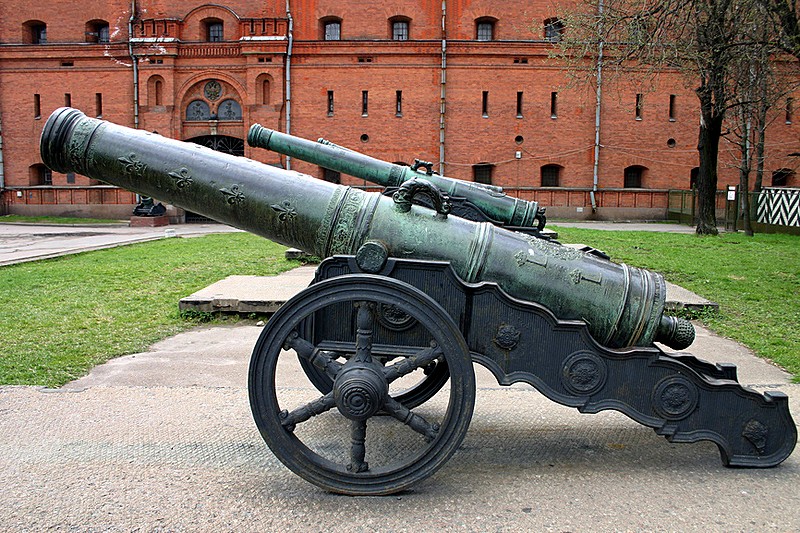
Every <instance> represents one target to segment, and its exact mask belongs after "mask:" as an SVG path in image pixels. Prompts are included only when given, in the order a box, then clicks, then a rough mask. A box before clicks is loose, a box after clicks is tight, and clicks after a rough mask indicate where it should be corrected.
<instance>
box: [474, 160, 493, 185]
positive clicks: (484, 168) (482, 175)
mask: <svg viewBox="0 0 800 533" xmlns="http://www.w3.org/2000/svg"><path fill="white" fill-rule="evenodd" d="M472 175H473V177H474V178H475V182H476V183H484V184H486V185H491V184H492V165H485V164H484V165H475V166H473V167H472Z"/></svg>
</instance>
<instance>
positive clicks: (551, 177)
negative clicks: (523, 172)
mask: <svg viewBox="0 0 800 533" xmlns="http://www.w3.org/2000/svg"><path fill="white" fill-rule="evenodd" d="M562 168H563V167H561V165H544V166H542V168H541V172H542V187H559V186H561V169H562Z"/></svg>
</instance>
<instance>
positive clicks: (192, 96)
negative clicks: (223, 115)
mask: <svg viewBox="0 0 800 533" xmlns="http://www.w3.org/2000/svg"><path fill="white" fill-rule="evenodd" d="M211 81H216V82H218V83H219V85H220V87H221V92H220V94H219V96H217V97H216V98H209V97H208V95H207V94H206V91H205V89H206V84H208V83H209V82H211ZM179 94H180V98H178V99H177V101H179V102H180V114H181V115H182V116H184V117H185V116H186V108H187V106H188V105H189V104H190V103H192V102H193V101H195V100H202V101H204V102H206V103H207V104H208V106H209V109H210V112H211V114H216V113H217V108H218V106H219V105H220V104H221V103H222V102H224V101H226V100H235V101H236V102H238V103H239V105H240V106H241V107H242V108H243V109H244V108H245V107H246V102H245V100H244V96H243V95H245V94H246V92H245V91H244V88H243V87H242V86H241V85H240V84H239V83H238V82H237V81H236V80H234V79H231V78H230V77H229V76H226V75H216V74H214V73H204V74H199V75H197V76H195V77H193V78H191V79H189V80H187V81H186V83H184V84H183V86H182V87H181V89H180V91H179Z"/></svg>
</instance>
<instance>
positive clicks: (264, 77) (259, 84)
mask: <svg viewBox="0 0 800 533" xmlns="http://www.w3.org/2000/svg"><path fill="white" fill-rule="evenodd" d="M271 84H272V78H271V77H270V75H269V74H261V75H260V76H259V77H258V78H256V104H258V105H269V103H270V89H271Z"/></svg>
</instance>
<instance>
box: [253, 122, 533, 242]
mask: <svg viewBox="0 0 800 533" xmlns="http://www.w3.org/2000/svg"><path fill="white" fill-rule="evenodd" d="M247 142H248V144H249V145H250V146H253V147H259V148H266V149H267V150H272V151H273V152H278V153H280V154H284V155H287V156H290V157H294V158H296V159H300V160H302V161H306V162H307V163H313V164H315V165H319V166H321V167H324V168H327V169H330V170H335V171H336V172H341V173H343V174H348V175H350V176H355V177H356V178H361V179H364V180H366V181H369V182H370V183H375V184H378V185H381V186H383V187H386V189H387V191H388V193H389V194H393V193H394V192H395V191H396V190H397V188H399V187H400V186H402V185H403V184H404V183H406V182H408V181H410V180H413V179H419V178H422V179H424V180H426V181H428V182H430V183H432V184H433V185H435V186H436V187H437V188H438V189H439V190H441V191H442V192H443V193H444V194H446V195H447V196H448V198H449V203H450V214H452V215H455V216H457V217H460V218H465V219H467V220H472V221H474V222H491V223H493V224H494V225H495V226H499V227H503V228H505V229H509V230H513V231H518V232H522V233H527V234H530V235H534V236H539V235H540V232H541V230H542V229H544V226H545V224H546V221H547V220H546V218H545V210H544V208H542V207H539V204H538V203H537V202H529V201H527V200H522V199H520V198H515V197H513V196H508V195H507V194H505V193H504V192H503V189H502V188H501V187H496V186H493V185H486V184H482V183H475V182H470V181H463V180H459V179H454V178H448V177H445V176H440V175H438V174H435V173H434V172H433V165H432V164H431V163H428V162H425V161H420V160H418V159H417V160H415V161H414V164H413V165H412V166H410V167H408V166H405V165H398V164H395V163H389V162H387V161H382V160H380V159H376V158H374V157H370V156H368V155H365V154H362V153H360V152H357V151H355V150H350V149H349V148H344V147H342V146H339V145H337V144H333V143H332V142H330V141H326V140H325V139H319V140H318V141H317V142H313V141H309V140H307V139H303V138H301V137H296V136H294V135H288V134H286V133H281V132H279V131H275V130H271V129H268V128H265V127H263V126H261V125H260V124H253V125H252V126H250V131H249V132H248V134H247ZM422 169H424V170H422ZM420 201H421V203H422V204H423V205H425V206H426V207H433V205H432V204H431V203H430V202H429V201H427V200H426V198H425V197H424V196H423V197H421V198H420Z"/></svg>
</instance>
